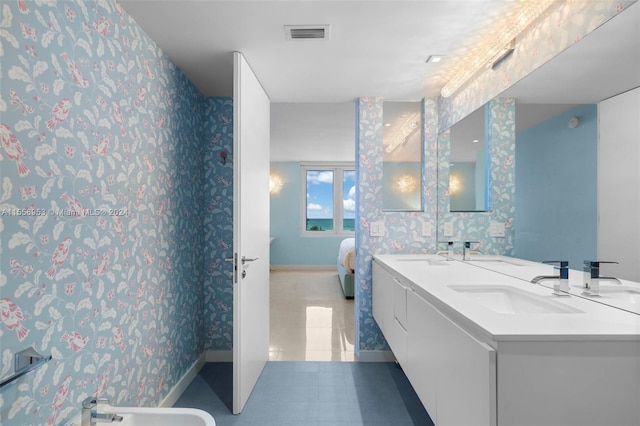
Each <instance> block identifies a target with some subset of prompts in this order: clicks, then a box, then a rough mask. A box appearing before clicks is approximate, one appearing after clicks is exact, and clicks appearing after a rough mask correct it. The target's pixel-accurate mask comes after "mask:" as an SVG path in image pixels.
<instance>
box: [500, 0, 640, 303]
mask: <svg viewBox="0 0 640 426" xmlns="http://www.w3.org/2000/svg"><path fill="white" fill-rule="evenodd" d="M578 64H579V70H578V69H577V68H576V67H577V65H578ZM638 87H640V4H638V3H636V4H634V5H631V6H629V8H628V9H627V10H625V11H623V12H622V13H620V14H619V15H618V16H616V17H614V18H613V19H611V20H610V21H609V22H607V23H605V24H604V25H602V26H601V27H599V28H598V29H596V30H594V31H593V32H592V33H590V34H588V35H587V36H586V37H584V38H583V39H582V40H580V41H579V42H578V43H576V44H574V45H573V46H571V47H570V48H568V49H566V50H565V51H564V52H562V53H560V54H559V55H557V56H556V57H555V58H553V59H552V60H551V61H549V62H547V63H546V64H544V65H543V66H541V67H540V68H539V69H538V70H536V71H535V72H533V73H531V74H530V75H528V76H527V77H525V78H524V79H522V80H521V81H519V82H518V83H516V84H515V85H514V86H512V87H511V88H509V89H508V90H506V91H505V92H504V93H502V94H501V95H500V96H504V97H513V98H515V99H516V144H515V164H516V166H515V170H516V173H515V178H516V188H517V191H516V203H515V230H516V232H515V241H514V246H515V251H514V255H515V256H516V257H519V258H524V259H528V260H532V261H543V260H568V261H569V267H570V268H571V269H573V270H578V271H580V272H578V273H579V274H581V273H582V272H581V270H582V263H583V261H584V260H589V259H593V258H595V259H597V260H613V261H618V262H620V263H619V264H618V265H606V267H603V270H602V271H601V273H602V274H603V275H608V276H615V277H618V278H622V279H625V278H626V279H630V280H632V281H640V274H638V272H637V271H638V270H639V269H638V267H637V259H638V258H639V254H638V247H639V246H640V233H638V232H634V231H633V229H634V226H635V227H636V228H635V229H638V226H639V222H638V216H637V208H634V203H635V206H637V205H638V203H639V201H638V197H639V195H638V194H640V191H639V190H638V188H639V187H640V181H638V174H637V173H636V174H635V175H634V174H633V173H630V172H629V171H630V170H637V158H638V151H637V149H638V148H637V140H638V127H637V117H638V115H637V114H638V111H639V110H640V92H639V90H640V89H638ZM634 96H635V101H634V100H633V97H634ZM627 97H631V101H630V102H629V103H628V104H623V103H621V102H622V101H620V100H618V99H621V98H627ZM613 104H620V105H622V106H623V107H622V108H620V109H618V110H617V111H616V112H615V113H611V112H609V111H611V110H609V109H608V108H610V105H613ZM634 105H635V106H634ZM626 113H635V114H636V115H635V117H636V118H635V119H628V118H627V119H619V117H624V114H626ZM612 122H613V123H615V125H614V126H611V125H610V124H609V127H608V129H609V130H607V128H605V126H606V125H607V123H612ZM634 126H635V127H634ZM612 129H613V130H614V131H615V136H614V137H611V136H610V133H609V132H610V131H611V130H612ZM634 129H635V130H634ZM624 138H631V139H633V138H635V139H634V140H633V141H632V142H633V143H632V144H630V145H627V146H626V147H623V146H619V145H617V144H618V141H619V140H622V139H624ZM634 145H635V152H634V148H633V146H634ZM612 158H615V160H614V162H612V161H611V159H612ZM629 161H630V162H631V164H629ZM611 181H613V186H606V185H608V183H607V182H611ZM603 185H604V186H603ZM616 194H618V195H620V196H621V198H620V199H618V201H615V200H612V199H611V197H612V196H615V195H616ZM607 212H610V213H609V214H607ZM634 270H635V271H636V272H634ZM572 273H573V274H575V272H572ZM634 274H635V275H634ZM541 284H542V285H545V286H547V285H548V286H552V285H553V283H550V282H549V283H547V282H545V283H541ZM581 292H582V290H581V289H574V288H573V287H572V289H571V293H572V294H573V295H575V296H581ZM590 300H593V299H590ZM598 301H599V302H600V303H607V304H610V305H612V306H618V307H621V306H620V303H618V302H617V300H616V297H613V296H610V297H602V298H600V299H599V300H598ZM617 303H618V305H616V304H617Z"/></svg>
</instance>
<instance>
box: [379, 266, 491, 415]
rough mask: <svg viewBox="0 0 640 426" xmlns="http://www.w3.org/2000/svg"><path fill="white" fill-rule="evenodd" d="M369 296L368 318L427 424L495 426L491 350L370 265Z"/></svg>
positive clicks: (407, 287) (399, 281) (404, 285)
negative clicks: (370, 316)
mask: <svg viewBox="0 0 640 426" xmlns="http://www.w3.org/2000/svg"><path fill="white" fill-rule="evenodd" d="M372 298H373V315H374V318H375V319H376V321H377V322H378V325H379V326H380V328H381V330H382V332H383V333H384V335H385V338H386V339H387V342H388V343H389V346H390V347H391V350H392V351H393V353H394V355H395V356H396V359H397V360H398V362H399V363H400V365H401V366H402V368H403V369H404V371H405V373H406V375H407V377H408V378H409V381H410V382H411V384H412V385H413V387H414V389H415V390H416V393H417V394H418V396H419V397H420V399H421V401H422V402H423V404H424V406H425V408H426V409H427V411H428V412H429V415H430V416H431V418H432V420H433V421H434V422H435V423H436V424H437V425H438V426H441V425H442V426H447V425H474V426H483V425H495V424H496V421H495V417H496V414H495V411H496V404H495V395H496V370H495V360H496V357H495V350H494V349H493V348H492V347H490V346H489V345H487V344H485V343H483V342H480V341H478V340H476V339H475V338H474V337H472V336H471V335H469V334H468V333H467V332H465V331H464V330H463V329H461V328H460V327H459V326H457V325H456V324H455V323H453V322H452V321H451V320H449V319H448V318H447V317H446V316H444V315H442V314H441V313H440V312H439V311H438V310H437V309H436V308H434V307H433V306H432V305H431V304H430V303H428V302H427V301H426V300H424V299H423V298H422V297H421V296H420V295H418V294H417V293H416V292H415V291H414V290H413V289H412V288H411V286H410V285H409V284H408V283H405V282H403V279H402V278H399V277H397V276H395V275H393V274H392V273H390V272H388V271H387V270H385V269H384V268H383V267H382V266H380V265H379V264H377V263H376V262H374V263H373V296H372ZM461 407H464V408H463V409H461Z"/></svg>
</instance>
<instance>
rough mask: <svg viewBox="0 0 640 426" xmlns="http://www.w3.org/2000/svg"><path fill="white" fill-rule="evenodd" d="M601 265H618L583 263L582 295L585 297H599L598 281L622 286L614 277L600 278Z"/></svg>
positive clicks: (598, 262)
mask: <svg viewBox="0 0 640 426" xmlns="http://www.w3.org/2000/svg"><path fill="white" fill-rule="evenodd" d="M602 263H618V262H604V261H593V260H585V261H584V290H583V291H582V294H584V295H585V296H591V297H599V296H600V281H603V280H604V281H613V282H614V283H616V284H618V285H620V284H622V283H621V282H620V280H619V279H617V278H614V277H602V276H600V265H601V264H602Z"/></svg>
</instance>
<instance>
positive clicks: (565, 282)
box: [531, 260, 569, 296]
mask: <svg viewBox="0 0 640 426" xmlns="http://www.w3.org/2000/svg"><path fill="white" fill-rule="evenodd" d="M542 263H546V264H550V265H558V266H557V268H558V270H559V274H558V275H538V276H537V277H533V278H532V279H531V282H532V283H534V284H538V283H539V282H540V281H545V280H555V282H554V283H553V294H555V295H556V296H569V262H567V261H566V260H547V261H544V262H542Z"/></svg>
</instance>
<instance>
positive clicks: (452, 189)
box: [449, 174, 462, 194]
mask: <svg viewBox="0 0 640 426" xmlns="http://www.w3.org/2000/svg"><path fill="white" fill-rule="evenodd" d="M460 191H462V180H461V179H460V178H459V177H458V176H457V175H454V174H451V175H449V194H457V193H458V192H460Z"/></svg>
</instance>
